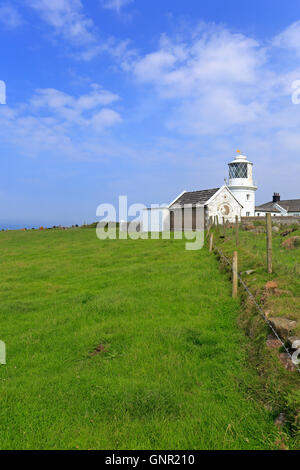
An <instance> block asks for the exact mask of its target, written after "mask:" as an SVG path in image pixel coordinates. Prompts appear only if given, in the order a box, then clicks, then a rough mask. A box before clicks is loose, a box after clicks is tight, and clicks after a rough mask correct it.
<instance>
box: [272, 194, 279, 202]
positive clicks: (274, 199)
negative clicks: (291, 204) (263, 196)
mask: <svg viewBox="0 0 300 470" xmlns="http://www.w3.org/2000/svg"><path fill="white" fill-rule="evenodd" d="M279 201H280V194H279V193H274V196H273V202H279Z"/></svg>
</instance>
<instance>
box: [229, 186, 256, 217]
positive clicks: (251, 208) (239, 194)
mask: <svg viewBox="0 0 300 470" xmlns="http://www.w3.org/2000/svg"><path fill="white" fill-rule="evenodd" d="M229 189H230V191H231V192H232V193H233V194H234V195H235V197H236V198H237V200H238V201H239V202H240V203H241V204H242V206H243V209H242V217H246V216H247V215H248V216H250V217H253V216H254V215H255V190H253V189H249V188H234V187H230V188H229ZM247 196H249V199H248V198H247Z"/></svg>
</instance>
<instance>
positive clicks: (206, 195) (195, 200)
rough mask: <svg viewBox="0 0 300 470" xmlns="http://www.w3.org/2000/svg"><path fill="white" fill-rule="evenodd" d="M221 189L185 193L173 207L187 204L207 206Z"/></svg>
mask: <svg viewBox="0 0 300 470" xmlns="http://www.w3.org/2000/svg"><path fill="white" fill-rule="evenodd" d="M219 189H220V188H214V189H204V190H202V191H191V192H185V193H183V194H182V195H181V196H179V198H178V199H176V201H174V202H173V204H172V205H171V207H174V206H178V205H179V206H184V205H185V204H192V205H193V206H195V205H196V204H201V205H203V204H205V203H206V202H207V201H209V199H210V198H211V197H213V196H214V194H216V192H218V191H219Z"/></svg>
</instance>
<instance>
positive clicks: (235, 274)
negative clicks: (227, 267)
mask: <svg viewBox="0 0 300 470" xmlns="http://www.w3.org/2000/svg"><path fill="white" fill-rule="evenodd" d="M237 295H238V254H237V251H234V252H233V260H232V297H234V298H235V297H237Z"/></svg>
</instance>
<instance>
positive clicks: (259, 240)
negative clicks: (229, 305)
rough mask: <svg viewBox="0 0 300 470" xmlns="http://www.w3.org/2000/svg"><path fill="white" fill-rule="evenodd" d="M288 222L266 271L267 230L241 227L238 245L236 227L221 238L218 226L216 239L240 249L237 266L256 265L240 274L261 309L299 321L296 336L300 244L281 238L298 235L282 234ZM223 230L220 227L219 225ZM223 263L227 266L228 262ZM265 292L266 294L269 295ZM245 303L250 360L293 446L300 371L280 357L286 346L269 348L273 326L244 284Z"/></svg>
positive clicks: (298, 428) (299, 417)
mask: <svg viewBox="0 0 300 470" xmlns="http://www.w3.org/2000/svg"><path fill="white" fill-rule="evenodd" d="M287 228H288V227H286V226H283V227H282V229H281V231H280V232H279V233H273V237H272V238H273V273H272V274H268V273H267V262H266V234H265V233H252V232H248V231H243V230H240V243H239V246H238V247H236V243H235V232H234V230H232V229H228V230H227V231H226V238H225V239H224V238H220V237H219V234H218V233H216V231H215V230H213V231H214V232H215V243H216V245H217V246H218V247H219V248H220V249H221V250H222V252H223V253H224V254H225V255H226V256H227V257H228V258H229V259H231V258H232V254H233V251H235V250H237V251H238V260H239V271H240V272H244V273H245V271H248V270H254V271H253V272H252V274H250V275H246V274H243V275H242V277H243V279H244V281H245V282H246V284H247V285H248V287H249V288H250V290H251V291H252V293H253V294H254V295H255V296H256V299H257V301H258V302H259V303H260V304H261V307H262V309H263V311H264V312H265V313H266V314H267V315H268V316H269V317H270V318H271V317H283V318H288V319H290V320H295V321H296V322H297V325H296V327H295V328H294V329H293V331H292V335H293V336H296V337H297V336H298V337H299V335H300V295H299V292H300V276H299V274H300V247H296V248H295V249H290V250H289V249H286V248H284V247H283V246H282V242H283V241H284V240H286V239H287V238H289V237H293V236H300V229H297V230H296V231H295V232H293V233H291V234H290V235H288V236H286V237H283V236H282V235H281V234H282V232H285V231H286V229H287ZM221 231H222V229H221ZM221 264H223V266H224V267H225V269H227V271H228V272H229V269H230V268H229V267H228V266H227V265H226V264H224V263H221ZM268 281H275V282H276V284H277V291H266V284H267V282H268ZM266 294H267V295H266ZM240 295H241V297H242V299H243V302H244V308H243V309H242V312H241V315H240V316H239V325H240V326H241V327H242V328H243V329H244V331H245V333H246V334H247V335H248V336H250V338H251V342H250V345H249V346H250V347H249V351H250V352H249V354H248V356H249V357H250V362H251V363H252V365H253V367H254V368H255V369H256V370H257V371H258V373H259V375H260V377H261V380H263V381H264V382H265V386H264V388H265V394H266V400H267V402H268V404H269V406H271V407H272V409H274V410H277V414H279V412H284V413H285V414H286V417H287V420H288V426H287V427H288V428H289V432H290V434H291V435H292V436H293V446H294V448H297V449H300V375H299V372H297V371H294V372H291V371H287V370H285V369H284V367H283V366H282V364H281V362H280V360H279V354H280V353H281V352H284V349H283V348H278V349H274V350H270V349H268V348H267V345H266V338H267V336H268V335H270V333H271V331H270V328H269V327H268V326H267V325H266V323H265V322H264V321H263V320H262V318H261V315H260V313H259V312H258V311H257V309H256V308H253V304H252V303H251V302H249V298H248V295H247V294H246V292H245V291H244V290H243V288H242V287H240Z"/></svg>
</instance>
